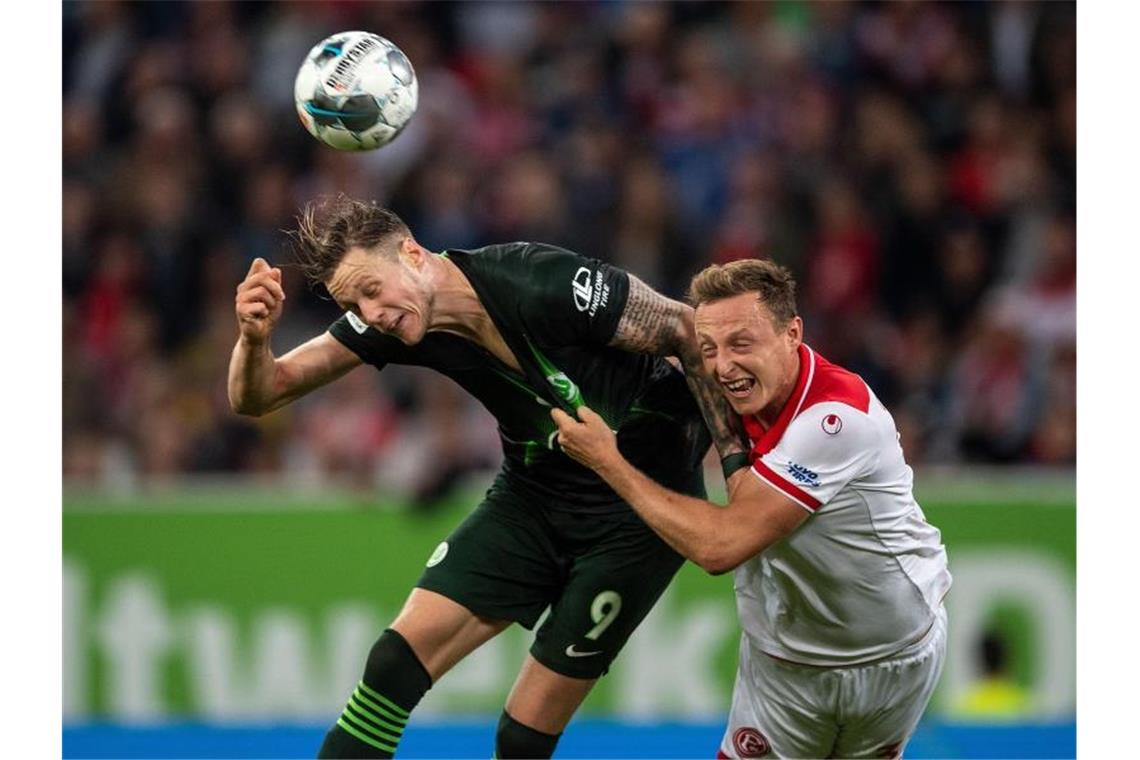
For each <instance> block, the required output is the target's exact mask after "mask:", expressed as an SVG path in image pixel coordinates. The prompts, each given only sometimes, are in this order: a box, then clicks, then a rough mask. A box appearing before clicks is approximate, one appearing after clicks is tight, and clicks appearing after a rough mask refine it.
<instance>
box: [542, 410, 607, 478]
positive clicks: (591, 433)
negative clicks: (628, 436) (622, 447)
mask: <svg viewBox="0 0 1140 760" xmlns="http://www.w3.org/2000/svg"><path fill="white" fill-rule="evenodd" d="M550 416H551V417H552V418H553V419H554V423H555V424H556V425H558V444H559V446H561V447H562V450H563V451H565V452H566V454H567V455H569V456H570V458H571V459H573V460H575V461H577V462H580V463H581V464H584V465H586V466H587V467H589V468H590V469H591V470H594V471H595V472H600V471H601V470H602V469H605V467H606V466H607V465H609V464H611V463H612V462H613V461H614V460H615V458H620V457H621V454H620V453H619V452H618V447H617V436H616V435H614V431H612V430H610V426H609V425H607V424H606V421H605V420H603V419H602V418H601V417H600V416H598V414H597V413H596V412H594V410H593V409H591V408H590V407H588V406H580V407H578V419H577V420H576V419H574V418H573V417H571V416H570V415H569V414H567V413H566V412H564V411H562V410H561V409H551V410H550Z"/></svg>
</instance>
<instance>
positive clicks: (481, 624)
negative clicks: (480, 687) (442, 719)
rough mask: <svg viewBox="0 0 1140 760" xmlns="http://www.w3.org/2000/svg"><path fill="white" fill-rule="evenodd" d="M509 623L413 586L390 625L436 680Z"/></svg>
mask: <svg viewBox="0 0 1140 760" xmlns="http://www.w3.org/2000/svg"><path fill="white" fill-rule="evenodd" d="M510 624H511V621H509V620H501V619H496V618H488V617H483V616H480V615H476V614H475V613H473V612H472V611H471V610H469V609H467V608H466V607H464V606H463V605H461V604H459V603H458V602H455V601H452V600H451V599H448V598H447V597H445V596H442V595H440V594H437V593H435V592H434V591H427V590H425V589H422V588H415V589H412V593H411V594H409V595H408V599H407V601H406V602H404V607H403V609H401V610H400V614H399V615H397V616H396V620H395V621H394V622H393V623H392V625H391V628H392V629H393V630H395V631H396V632H397V633H399V634H400V635H401V636H403V637H404V639H405V640H406V641H407V642H408V645H409V646H410V647H411V648H412V651H413V652H415V653H416V657H418V658H419V660H420V662H421V663H422V664H423V666H424V669H425V670H427V672H428V675H430V676H431V679H432V682H435V681H438V680H439V678H440V676H442V675H443V674H444V673H446V672H447V671H449V670H451V668H452V667H454V666H455V664H456V663H458V662H459V661H460V660H462V659H463V658H464V657H466V656H467V655H469V654H470V653H471V652H473V651H475V650H476V649H478V648H479V647H480V646H482V645H483V644H484V643H486V642H487V641H488V640H489V639H491V638H493V637H494V636H496V635H497V634H499V633H501V632H502V631H503V629H505V628H506V627H507V626H509V625H510Z"/></svg>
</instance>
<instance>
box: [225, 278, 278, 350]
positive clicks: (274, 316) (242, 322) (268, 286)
mask: <svg viewBox="0 0 1140 760" xmlns="http://www.w3.org/2000/svg"><path fill="white" fill-rule="evenodd" d="M284 301H285V291H284V290H283V289H282V288H281V270H280V269H278V268H277V267H270V266H269V262H267V261H266V260H265V259H263V258H256V259H254V260H253V264H252V265H251V266H250V268H249V273H248V274H246V276H245V279H244V280H242V282H241V284H240V285H238V286H237V298H236V299H235V306H234V311H235V312H236V314H237V320H238V328H239V329H240V330H241V337H242V339H243V340H245V341H246V342H248V343H253V344H262V343H265V342H266V341H267V340H269V333H271V332H272V331H273V326H274V325H275V324H277V320H278V319H279V318H280V317H281V308H282V306H283V302H284Z"/></svg>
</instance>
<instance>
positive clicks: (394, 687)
mask: <svg viewBox="0 0 1140 760" xmlns="http://www.w3.org/2000/svg"><path fill="white" fill-rule="evenodd" d="M430 688H431V676H429V675H428V672H427V671H426V670H425V669H424V666H423V665H422V664H421V663H420V661H419V658H417V657H416V655H415V653H414V652H413V651H412V648H411V647H410V646H408V642H407V641H405V640H404V637H403V636H401V635H400V634H398V633H396V632H395V631H393V630H392V629H390V628H389V629H388V630H386V631H384V633H383V634H381V636H380V638H379V639H378V640H377V641H376V643H375V644H374V645H373V646H372V651H371V652H369V654H368V664H367V665H366V666H365V668H364V678H362V679H361V680H360V682H359V683H358V684H357V685H356V689H355V690H353V692H352V696H350V697H349V698H348V704H347V705H345V708H344V712H342V713H341V714H340V717H339V718H337V720H336V724H335V725H333V727H332V728H331V729H329V732H328V733H327V734H326V735H325V741H324V744H322V745H321V749H320V752H319V753H318V754H317V757H319V758H364V757H381V758H388V757H392V756H393V755H395V753H396V747H397V746H398V745H399V744H400V737H401V736H403V735H404V727H405V726H406V725H407V724H408V717H409V716H410V715H411V713H412V710H413V709H415V706H416V705H417V704H419V701H420V699H422V698H423V695H424V694H425V693H426V692H427V690H428V689H430Z"/></svg>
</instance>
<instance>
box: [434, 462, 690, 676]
mask: <svg viewBox="0 0 1140 760" xmlns="http://www.w3.org/2000/svg"><path fill="white" fill-rule="evenodd" d="M527 502H528V498H527V497H526V496H525V495H523V493H522V492H520V491H519V490H516V489H513V488H504V487H502V486H501V485H499V484H496V486H495V487H494V488H492V489H491V491H490V492H489V493H488V494H487V497H486V498H485V499H484V501H483V502H482V503H481V504H479V506H478V507H477V508H476V509H475V511H473V512H472V513H471V514H470V515H469V516H468V517H467V519H466V520H464V521H463V522H462V523H461V524H460V525H459V527H457V528H456V529H455V530H454V531H453V532H452V533H451V535H449V536H448V537H447V539H446V541H444V542H443V543H441V544H440V545H439V547H437V549H436V551H435V552H434V553H433V554H432V556H431V558H430V559H429V560H428V566H427V569H426V570H425V571H424V574H423V575H422V576H421V577H420V580H419V582H418V583H417V584H416V585H417V586H418V587H420V588H423V589H427V590H429V591H434V592H436V593H439V594H442V595H444V596H446V597H448V598H449V599H452V600H454V601H456V602H458V603H459V604H462V605H463V606H464V607H466V608H467V609H469V610H471V611H472V612H474V613H475V614H477V615H480V616H482V617H488V618H492V619H498V620H513V621H516V622H518V623H520V624H521V625H522V626H524V627H525V628H527V629H530V628H533V627H534V625H535V623H537V622H538V619H539V617H540V616H541V615H542V613H543V611H544V610H545V609H546V608H547V607H548V606H549V607H550V615H549V616H548V617H547V618H546V620H545V621H544V622H543V624H542V626H540V627H539V629H538V631H537V632H536V634H535V640H534V644H533V645H532V646H531V649H530V652H531V654H532V655H533V656H534V658H535V659H536V660H538V661H539V662H541V663H542V664H543V665H545V666H546V667H548V668H550V669H551V670H553V671H555V672H556V673H561V674H562V675H565V676H570V677H572V678H597V677H599V676H601V675H602V674H604V673H605V672H606V671H607V670H608V669H609V665H610V663H611V662H613V660H614V658H615V657H616V656H617V653H618V652H619V651H620V650H621V648H622V646H624V645H625V642H626V639H628V638H629V636H630V634H631V633H633V630H634V629H635V628H636V627H637V625H638V624H639V623H640V622H641V620H642V619H643V618H644V617H645V616H646V614H648V612H649V610H650V609H651V608H652V607H653V605H654V604H655V603H656V602H657V599H658V598H659V597H660V596H661V593H662V592H663V591H664V590H665V587H666V586H668V585H669V581H670V580H672V578H673V576H674V575H675V574H676V572H677V570H678V569H679V568H680V567H681V564H682V562H684V558H682V557H681V555H679V554H677V553H676V552H675V551H673V549H671V548H670V547H669V546H668V545H667V544H666V543H665V542H664V541H662V540H661V539H660V538H658V537H657V535H656V534H655V533H654V532H653V531H652V530H650V529H649V527H648V526H646V524H645V523H644V522H642V521H641V518H639V517H638V516H637V515H636V514H634V512H633V511H632V510H629V511H627V512H620V513H617V514H609V515H583V514H578V513H575V512H574V511H572V510H565V509H564V508H563V509H544V508H542V507H541V506H539V505H536V504H534V503H527ZM564 506H565V505H563V507H564Z"/></svg>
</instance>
